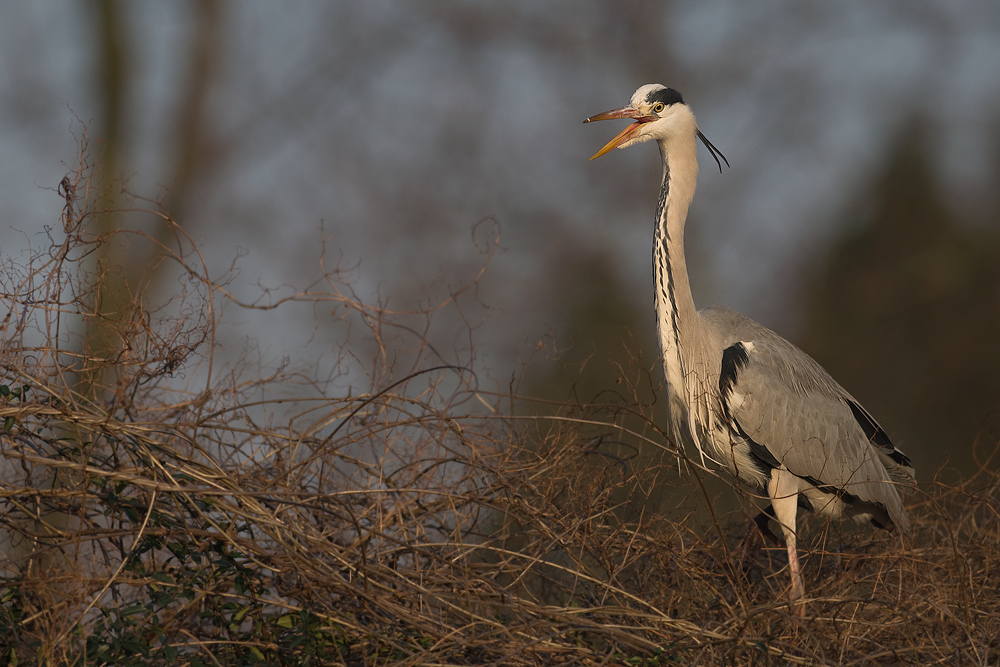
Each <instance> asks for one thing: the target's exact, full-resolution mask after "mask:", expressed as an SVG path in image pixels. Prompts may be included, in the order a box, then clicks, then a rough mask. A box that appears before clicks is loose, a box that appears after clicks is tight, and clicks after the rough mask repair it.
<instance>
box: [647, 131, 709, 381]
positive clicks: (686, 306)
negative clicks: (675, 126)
mask: <svg viewBox="0 0 1000 667" xmlns="http://www.w3.org/2000/svg"><path fill="white" fill-rule="evenodd" d="M686 139H687V137H676V136H675V137H672V138H671V139H669V140H660V141H658V142H657V143H658V144H659V146H660V156H661V157H662V159H663V182H662V184H661V186H660V199H659V202H658V204H657V207H656V229H655V231H654V235H653V280H654V289H655V294H656V297H655V305H656V321H657V326H658V328H659V335H660V351H661V352H662V353H663V365H664V370H665V371H666V377H667V385H668V388H669V389H670V390H671V393H674V394H678V393H681V394H682V393H684V392H683V389H682V387H683V384H684V377H685V375H686V373H687V372H689V371H690V370H692V369H686V368H685V367H684V359H685V355H684V354H682V349H683V350H684V352H686V353H688V354H687V357H686V358H687V359H689V360H690V359H692V356H691V354H693V353H696V352H697V350H696V348H697V347H698V346H697V342H698V340H699V335H698V334H699V333H700V327H701V316H700V315H699V314H698V311H697V309H696V308H695V305H694V298H693V297H692V296H691V283H690V280H689V279H688V272H687V263H686V262H685V259H684V223H685V221H686V220H687V212H688V206H690V204H691V200H692V199H693V198H694V190H695V185H696V183H697V180H698V159H697V153H696V151H697V146H696V144H695V136H694V133H693V132H692V133H691V137H690V141H687V140H686ZM693 358H694V359H697V356H695V357H693Z"/></svg>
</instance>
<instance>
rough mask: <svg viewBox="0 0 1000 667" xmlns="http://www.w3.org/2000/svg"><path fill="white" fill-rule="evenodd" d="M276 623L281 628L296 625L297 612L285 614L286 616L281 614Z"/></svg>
mask: <svg viewBox="0 0 1000 667" xmlns="http://www.w3.org/2000/svg"><path fill="white" fill-rule="evenodd" d="M275 624H276V625H277V626H278V627H279V628H293V627H295V614H285V615H284V616H279V617H278V620H277V621H275Z"/></svg>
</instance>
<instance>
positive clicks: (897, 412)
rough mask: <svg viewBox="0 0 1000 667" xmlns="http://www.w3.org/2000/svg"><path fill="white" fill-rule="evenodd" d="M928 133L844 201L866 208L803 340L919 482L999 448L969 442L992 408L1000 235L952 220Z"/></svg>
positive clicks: (968, 466)
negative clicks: (913, 468) (943, 465)
mask: <svg viewBox="0 0 1000 667" xmlns="http://www.w3.org/2000/svg"><path fill="white" fill-rule="evenodd" d="M925 136H926V133H925V132H924V131H923V126H922V125H921V124H920V123H917V122H914V123H912V124H911V125H910V127H909V128H908V129H907V130H906V131H905V132H904V133H902V135H901V137H900V139H899V140H898V141H897V142H896V144H895V146H890V153H889V155H888V156H887V159H886V163H885V166H884V168H883V173H882V175H881V176H879V177H877V178H876V179H875V183H876V185H875V188H874V190H873V191H872V192H871V193H870V194H869V195H868V196H869V201H868V202H864V201H862V202H857V203H854V204H852V205H851V210H856V211H867V212H868V213H867V216H866V218H865V219H864V220H863V221H862V226H861V227H860V228H857V227H855V228H854V230H853V231H851V232H850V233H849V234H848V235H847V236H845V238H843V239H842V240H841V241H840V242H839V244H837V245H836V246H835V247H834V248H833V250H832V251H831V252H830V254H829V256H828V257H827V258H826V260H825V262H823V265H822V268H821V269H820V273H819V275H818V276H817V277H816V279H815V281H814V282H813V285H812V287H811V292H810V293H809V294H808V295H807V296H806V306H805V311H806V319H805V323H804V327H803V331H804V334H803V336H802V337H801V340H800V341H799V342H800V344H801V345H802V347H803V348H804V349H805V350H806V351H808V352H809V353H810V354H812V355H813V356H815V357H816V359H817V361H819V362H820V363H822V364H823V365H824V366H825V367H826V368H827V370H829V371H830V373H831V374H832V375H833V376H834V377H835V378H837V380H838V381H839V382H840V383H841V384H843V385H844V387H846V388H847V390H848V391H850V392H851V393H853V394H854V395H855V396H856V397H857V398H858V399H859V400H860V401H862V403H864V404H865V406H866V407H867V408H868V409H869V410H870V411H871V412H872V414H873V415H874V416H875V417H876V418H877V419H879V420H880V421H881V423H882V426H883V428H885V429H886V431H887V432H888V433H889V435H890V437H892V438H893V439H894V441H895V442H896V444H898V445H899V446H900V447H901V448H902V449H903V450H904V451H906V452H907V454H909V455H910V456H911V457H912V458H913V459H914V462H915V463H916V465H917V470H918V474H919V476H920V477H921V478H922V479H928V478H929V477H931V476H932V475H933V474H934V472H935V469H936V468H937V467H938V466H939V465H940V462H941V459H942V457H946V458H947V459H948V462H949V465H950V466H952V467H954V468H955V469H957V471H958V472H959V473H960V474H961V475H962V476H963V477H967V476H969V475H970V474H971V473H972V472H973V471H974V465H973V454H972V452H973V448H974V446H975V445H977V444H978V446H992V445H995V444H996V443H995V442H993V443H990V442H982V441H981V442H978V443H976V439H977V437H980V436H982V432H981V428H982V427H983V426H984V425H985V424H986V423H988V421H989V420H990V419H991V415H993V417H992V418H993V419H995V417H996V412H997V410H998V409H1000V346H998V345H997V336H998V335H1000V236H998V235H997V233H996V231H995V230H988V229H983V228H982V227H979V226H976V225H972V224H966V223H963V222H962V221H959V220H956V219H955V214H954V213H953V212H951V211H950V210H949V209H948V207H947V206H946V205H945V202H944V197H943V195H942V194H941V192H940V188H939V186H938V184H937V183H936V182H935V179H934V175H933V171H932V169H931V164H930V161H929V159H928V157H927V153H926V150H925V143H926V140H925ZM980 439H982V438H981V437H980ZM953 474H954V473H950V474H949V475H948V477H952V475H953Z"/></svg>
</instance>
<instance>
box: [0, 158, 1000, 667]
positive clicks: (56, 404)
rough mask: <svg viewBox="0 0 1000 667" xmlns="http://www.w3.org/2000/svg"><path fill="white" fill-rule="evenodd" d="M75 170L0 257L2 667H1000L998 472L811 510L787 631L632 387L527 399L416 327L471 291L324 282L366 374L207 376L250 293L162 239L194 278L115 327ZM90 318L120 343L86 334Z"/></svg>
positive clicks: (772, 573) (707, 487)
mask: <svg viewBox="0 0 1000 667" xmlns="http://www.w3.org/2000/svg"><path fill="white" fill-rule="evenodd" d="M88 176H89V168H88V166H87V165H86V163H85V162H81V165H80V169H79V170H78V172H77V173H76V174H75V176H71V179H72V178H75V179H76V182H75V183H71V182H67V185H69V186H70V188H68V189H69V190H70V192H69V193H68V194H67V208H66V212H65V213H64V218H63V224H62V227H61V228H59V229H54V230H52V231H51V240H52V243H51V246H50V247H48V248H45V249H44V250H42V251H38V252H36V253H34V254H33V255H32V256H31V257H29V258H27V259H26V260H25V261H24V262H23V263H17V262H15V261H14V260H13V259H12V258H9V257H4V258H3V262H4V265H3V270H2V271H0V292H2V297H0V298H2V305H3V308H4V309H5V310H6V314H5V317H4V319H3V321H2V322H3V323H2V330H0V344H2V357H0V364H2V365H0V385H2V386H0V423H2V433H0V456H2V457H3V459H4V462H3V464H2V466H0V481H2V488H0V541H2V544H3V546H4V548H3V550H2V551H3V554H4V555H3V558H2V561H0V578H2V583H0V646H2V649H0V664H11V665H13V664H27V663H32V662H38V663H39V664H52V665H57V664H58V665H63V664H65V665H83V664H88V665H99V664H151V663H156V664H159V663H163V664H178V665H186V664H191V665H230V664H255V663H263V664H347V665H361V664H394V665H395V664H400V665H446V664H451V665H469V664H496V665H521V664H523V665H549V664H584V665H609V664H619V665H620V664H628V665H665V664H685V665H687V664H720V665H723V664H759V665H771V664H773V665H786V664H793V665H819V664H823V665H826V664H831V665H854V664H857V665H862V664H897V663H903V664H919V665H931V664H970V665H987V664H994V665H995V664H997V661H998V660H1000V639H998V637H1000V596H998V594H997V581H996V576H995V574H994V573H995V572H997V571H998V568H1000V559H998V541H1000V520H998V514H997V506H998V504H997V500H998V499H997V485H996V478H995V476H993V475H992V474H988V473H986V472H983V473H981V474H980V475H979V476H977V477H976V478H975V479H972V480H969V481H968V482H967V483H965V484H964V485H963V486H962V487H959V488H952V487H947V486H945V485H940V484H936V483H933V482H924V483H923V484H922V485H921V487H920V488H919V490H918V491H916V492H915V493H912V494H911V495H910V496H909V498H908V504H909V508H910V511H911V513H912V518H913V523H914V530H913V531H912V533H911V534H910V535H908V536H906V537H905V538H904V539H901V540H900V539H898V538H894V537H892V536H886V535H884V534H882V535H874V534H871V533H869V532H865V531H856V530H854V529H853V528H850V527H845V526H838V525H833V526H828V525H826V524H819V523H813V524H810V523H809V522H808V521H804V522H803V523H804V525H803V527H802V531H803V535H802V550H803V554H804V556H805V567H806V575H807V581H806V589H807V592H808V593H809V594H810V595H811V596H812V597H813V599H812V600H811V601H810V602H809V604H808V607H807V618H806V619H805V620H804V621H802V622H797V621H795V620H793V619H791V618H790V617H789V615H788V613H787V608H786V605H784V604H783V600H784V595H785V593H786V586H787V583H788V581H787V573H786V572H785V571H784V566H785V562H784V561H783V560H782V558H783V554H782V552H781V550H776V549H765V550H763V551H762V552H760V554H759V555H758V556H757V558H756V559H755V560H754V561H753V562H751V563H746V564H745V567H742V568H734V567H732V566H731V565H730V563H731V553H730V551H729V547H730V546H732V545H733V544H735V542H736V541H737V540H738V539H739V537H740V536H741V535H742V532H743V530H744V528H745V524H744V523H742V515H741V514H738V515H737V517H736V518H734V519H729V518H726V517H722V516H719V515H717V514H715V513H713V512H712V511H710V510H708V511H706V510H705V509H699V508H705V507H707V508H711V507H712V506H713V505H714V503H715V500H716V494H717V493H718V489H719V488H720V485H719V483H718V482H717V481H715V480H713V478H712V475H711V474H710V473H708V472H706V471H703V470H701V469H699V468H698V467H697V466H696V465H695V464H694V463H693V462H687V461H685V459H684V456H683V454H682V453H680V452H677V451H675V450H674V449H673V448H672V447H671V445H670V443H669V441H668V440H667V439H666V438H665V437H664V436H663V434H662V433H660V432H659V431H658V430H657V428H656V425H655V424H654V423H652V420H651V419H650V418H649V413H648V410H649V408H648V406H644V405H642V403H641V402H640V401H638V400H631V399H630V398H629V395H630V394H629V391H628V388H627V385H628V383H627V382H626V383H625V385H626V389H625V390H624V391H623V392H621V393H619V398H620V401H618V402H616V403H615V404H607V405H587V406H584V405H564V406H552V405H548V406H547V407H546V410H548V411H549V412H548V413H547V414H546V415H545V416H537V415H532V414H530V413H529V412H528V411H526V410H525V409H524V404H523V403H519V402H518V401H516V400H515V399H514V397H513V396H512V394H511V392H510V391H500V390H498V389H496V388H493V389H490V390H487V388H486V387H483V386H480V384H481V378H480V377H479V375H478V374H477V370H476V369H475V368H473V367H472V362H471V359H472V353H471V352H468V353H467V354H468V356H467V357H466V358H465V359H461V358H458V357H459V356H460V354H456V355H455V356H456V358H454V359H447V358H445V357H444V356H443V355H440V354H439V353H438V352H437V351H436V350H435V349H434V348H433V346H431V345H430V343H428V342H427V339H426V336H425V335H424V334H425V332H426V326H427V322H429V320H430V318H431V317H432V316H433V317H445V316H448V315H446V311H448V312H450V316H451V317H453V318H454V319H455V320H456V321H461V320H462V319H463V317H464V312H463V310H462V308H461V306H460V303H461V297H462V294H463V292H462V290H459V291H456V292H455V293H453V294H451V295H450V296H449V297H448V298H446V299H444V300H443V303H440V304H434V305H432V306H429V307H428V308H426V309H425V310H423V311H420V312H408V313H393V312H389V311H387V310H385V309H383V308H380V307H378V306H376V305H371V304H366V303H363V302H362V301H361V300H360V299H358V298H357V297H356V295H354V294H353V292H352V291H351V289H350V285H349V284H348V282H347V281H346V280H345V278H344V276H343V274H341V273H339V272H337V271H324V272H323V277H322V279H321V281H319V282H317V283H316V284H314V285H312V286H311V287H310V288H309V289H308V290H305V291H302V292H300V293H296V294H294V295H291V296H288V297H282V299H280V300H283V301H294V302H309V303H313V304H316V305H317V309H318V310H327V311H330V310H333V311H334V312H336V313H337V314H338V315H337V317H338V318H339V320H338V321H339V322H340V323H341V324H343V323H344V322H350V323H351V325H352V326H353V327H354V329H353V333H352V337H351V338H350V339H347V342H346V343H345V347H344V348H343V349H342V358H341V362H342V364H341V365H340V366H339V367H338V368H341V369H342V372H343V373H344V375H345V376H349V378H350V380H351V382H352V384H353V386H354V387H355V389H354V390H352V391H351V392H348V391H345V390H344V389H342V388H341V389H338V387H339V386H341V385H342V384H344V383H343V382H341V380H343V377H337V378H333V379H326V380H324V381H320V380H318V379H317V378H315V377H312V376H310V375H308V374H307V373H305V372H303V371H301V370H295V369H292V368H281V369H278V370H276V371H273V372H267V373H264V372H263V371H261V370H260V369H257V370H256V371H254V369H252V368H250V367H249V365H246V366H240V367H238V368H237V369H234V370H230V371H228V372H227V373H225V374H220V372H219V371H218V370H217V369H216V368H215V367H214V366H213V360H212V354H213V352H214V344H213V341H214V326H215V321H216V316H215V313H216V311H217V310H218V309H219V306H220V303H222V302H227V301H228V302H229V303H231V304H232V303H235V300H233V299H231V297H230V296H229V295H228V293H227V292H226V289H225V286H224V285H222V284H220V283H219V281H214V280H211V279H209V278H208V277H207V272H206V270H205V267H204V265H203V263H201V262H200V261H199V256H198V254H197V251H196V249H195V248H194V247H193V246H192V245H191V244H190V242H189V241H188V240H187V239H186V238H185V237H184V236H183V234H182V232H181V231H180V230H179V229H178V228H176V227H172V228H173V229H174V230H175V233H176V243H175V246H174V247H172V248H168V247H163V248H162V249H161V250H162V252H163V255H164V257H165V259H164V262H166V263H170V264H171V265H172V266H174V267H179V269H180V270H179V272H178V275H179V276H180V277H181V283H180V284H181V289H180V290H179V292H178V294H176V295H174V296H173V297H172V298H171V299H169V300H167V302H166V303H165V304H164V305H163V306H161V307H160V308H159V310H157V311H155V312H151V311H149V310H147V308H148V305H147V304H143V303H140V302H139V300H132V306H131V311H130V312H128V313H119V314H116V315H115V317H114V318H110V319H109V317H108V315H107V314H101V312H102V311H101V310H100V308H98V307H97V304H96V303H95V299H96V298H97V297H96V295H98V294H100V290H99V289H98V287H99V286H100V281H101V279H102V276H103V275H105V274H106V272H107V271H108V269H107V268H106V267H101V266H100V265H97V264H95V263H93V262H92V261H91V260H90V258H92V257H93V256H95V255H96V253H95V251H96V250H97V249H98V248H99V247H100V246H101V245H102V244H107V243H109V242H110V241H111V239H108V238H95V237H91V236H89V235H88V234H87V232H86V229H87V220H88V216H89V215H91V214H92V212H88V209H87V199H86V193H85V188H86V184H87V178H88ZM73 186H75V187H73ZM147 213H150V212H147ZM153 214H155V212H153ZM164 222H165V223H166V224H170V225H172V222H171V221H169V220H167V219H165V218H164ZM487 259H488V252H487ZM474 284H475V280H473V281H472V282H471V283H470V286H469V287H472V286H474ZM468 293H469V292H465V294H468ZM244 305H247V304H244ZM276 305H278V303H277V302H276V301H272V302H269V303H268V304H267V305H266V307H267V308H272V307H275V306H276ZM247 307H258V308H259V307H264V306H260V305H259V304H258V305H256V306H250V305H247ZM97 320H101V321H100V322H99V323H97V322H96V321H97ZM97 324H100V326H101V327H109V326H110V327H111V329H112V330H113V331H115V332H116V342H115V346H114V349H115V350H116V353H115V354H113V355H105V356H102V357H100V358H98V357H95V356H94V355H93V354H88V353H86V352H85V350H87V349H89V348H88V346H87V344H86V336H87V333H88V332H89V331H92V330H93V328H94V327H95V326H97ZM636 375H637V376H638V377H641V376H642V375H643V374H642V373H637V374H636ZM359 378H365V379H364V382H365V383H366V387H365V390H364V391H363V392H361V393H358V390H357V387H358V382H359ZM638 393H639V392H638V391H635V392H633V394H632V395H633V397H634V396H635V395H638ZM984 467H985V466H984ZM726 493H727V494H731V492H730V491H728V490H726ZM699 499H700V500H699ZM727 545H729V546H727Z"/></svg>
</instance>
